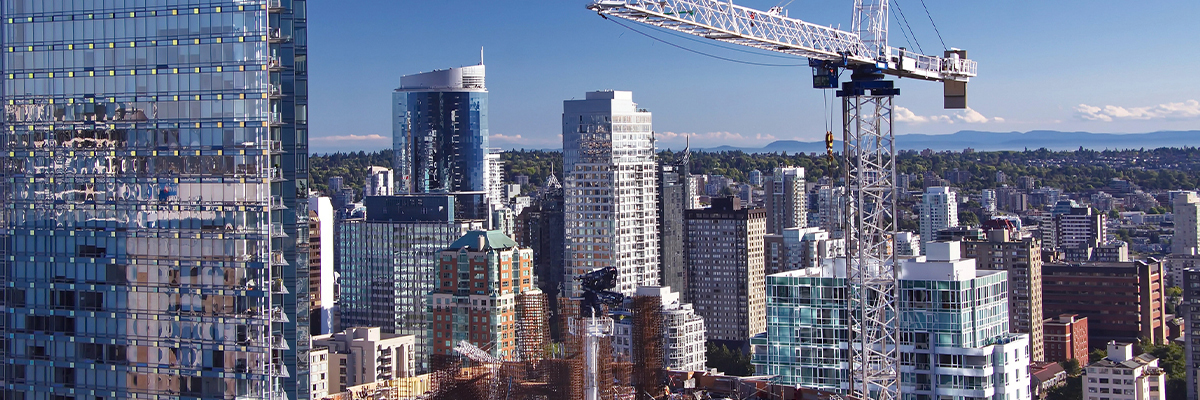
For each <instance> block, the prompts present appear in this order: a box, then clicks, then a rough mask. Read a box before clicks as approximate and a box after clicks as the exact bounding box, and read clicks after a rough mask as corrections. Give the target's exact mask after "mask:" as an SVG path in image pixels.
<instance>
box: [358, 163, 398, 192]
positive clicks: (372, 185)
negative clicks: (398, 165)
mask: <svg viewBox="0 0 1200 400" xmlns="http://www.w3.org/2000/svg"><path fill="white" fill-rule="evenodd" d="M364 179H365V182H364V183H363V197H368V196H391V195H394V194H396V192H395V190H396V182H395V178H394V177H393V176H392V169H391V168H386V167H376V166H370V167H367V176H366V177H365V178H364Z"/></svg>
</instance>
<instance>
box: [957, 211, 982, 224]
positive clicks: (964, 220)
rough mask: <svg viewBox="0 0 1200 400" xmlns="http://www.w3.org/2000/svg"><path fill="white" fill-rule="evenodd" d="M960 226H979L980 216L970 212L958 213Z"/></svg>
mask: <svg viewBox="0 0 1200 400" xmlns="http://www.w3.org/2000/svg"><path fill="white" fill-rule="evenodd" d="M958 224H959V225H962V226H979V216H977V215H975V213H973V212H971V211H968V210H960V211H959V212H958Z"/></svg>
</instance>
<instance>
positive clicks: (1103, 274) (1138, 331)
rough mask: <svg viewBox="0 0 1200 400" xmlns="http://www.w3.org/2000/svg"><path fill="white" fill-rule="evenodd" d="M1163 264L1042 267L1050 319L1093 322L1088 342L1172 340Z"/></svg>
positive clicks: (1080, 264)
mask: <svg viewBox="0 0 1200 400" xmlns="http://www.w3.org/2000/svg"><path fill="white" fill-rule="evenodd" d="M1162 282H1163V269H1162V262H1160V261H1156V260H1153V259H1151V260H1149V261H1148V262H1147V261H1133V262H1105V263H1100V262H1097V263H1069V264H1045V265H1043V266H1042V308H1043V310H1044V311H1043V312H1044V313H1045V314H1046V315H1060V314H1079V315H1081V316H1084V317H1087V319H1088V341H1089V342H1091V343H1107V342H1109V341H1113V340H1115V341H1119V342H1120V341H1123V342H1134V341H1137V340H1139V339H1142V338H1146V339H1150V340H1151V341H1152V342H1153V343H1156V344H1162V343H1166V340H1167V324H1166V321H1165V320H1164V318H1165V317H1164V310H1163V302H1164V301H1165V300H1164V299H1165V297H1164V295H1163V291H1164V289H1165V288H1164V287H1163V284H1162Z"/></svg>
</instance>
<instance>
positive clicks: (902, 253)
mask: <svg viewBox="0 0 1200 400" xmlns="http://www.w3.org/2000/svg"><path fill="white" fill-rule="evenodd" d="M892 240H894V241H895V242H896V256H897V257H916V256H919V255H921V236H920V235H918V234H916V233H915V232H896V234H895V235H894V236H892Z"/></svg>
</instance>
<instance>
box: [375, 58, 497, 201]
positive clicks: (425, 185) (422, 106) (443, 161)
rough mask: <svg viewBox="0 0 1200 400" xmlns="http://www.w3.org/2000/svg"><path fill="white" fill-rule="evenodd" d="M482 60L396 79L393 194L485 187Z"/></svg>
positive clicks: (480, 189) (485, 96)
mask: <svg viewBox="0 0 1200 400" xmlns="http://www.w3.org/2000/svg"><path fill="white" fill-rule="evenodd" d="M487 113H488V93H487V88H486V87H485V85H484V66H483V64H480V65H474V66H469V67H462V68H450V69H444V70H438V71H433V72H425V73H420V74H415V75H407V76H404V77H401V78H400V88H398V89H396V91H395V92H394V93H393V94H392V124H393V125H392V147H393V150H394V153H393V154H394V155H393V157H395V160H394V164H393V166H394V167H395V168H396V171H397V175H398V176H397V181H398V182H399V183H398V184H397V185H398V186H399V188H398V190H397V193H462V192H480V193H483V192H486V191H487V163H486V161H485V156H486V155H487V152H488V117H487Z"/></svg>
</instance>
